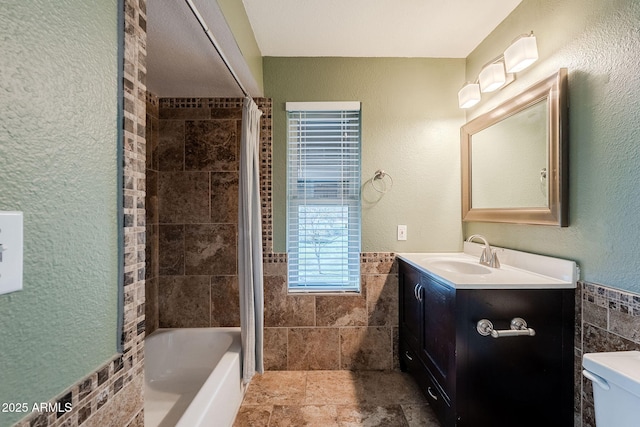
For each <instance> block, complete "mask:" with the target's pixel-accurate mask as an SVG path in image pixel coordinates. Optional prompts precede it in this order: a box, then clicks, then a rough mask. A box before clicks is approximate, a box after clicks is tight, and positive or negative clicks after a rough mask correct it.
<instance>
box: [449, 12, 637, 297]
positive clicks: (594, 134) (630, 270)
mask: <svg viewBox="0 0 640 427" xmlns="http://www.w3.org/2000/svg"><path fill="white" fill-rule="evenodd" d="M639 28H640V2H638V1H636V0H609V1H600V0H568V1H562V2H557V1H553V0H524V1H523V2H522V3H521V4H520V6H518V8H516V10H515V11H514V12H513V13H512V14H511V15H510V16H509V17H508V18H507V19H506V20H505V21H504V22H503V23H502V24H501V25H500V26H499V27H498V28H497V29H496V30H495V31H494V32H493V33H492V34H491V35H489V37H488V38H487V39H486V40H485V41H484V42H483V43H482V44H480V46H479V47H478V48H477V49H476V50H475V51H474V52H473V53H472V54H471V55H470V56H469V58H468V59H467V79H468V80H469V79H473V78H475V76H476V75H477V73H478V71H479V69H480V67H481V66H482V64H484V63H485V62H487V61H488V60H490V59H492V58H493V57H495V56H496V55H498V54H499V53H500V52H502V50H503V49H505V48H506V46H508V44H509V43H510V42H511V40H512V39H513V38H514V37H516V36H517V35H518V34H521V33H526V32H528V31H531V30H533V31H534V32H535V33H536V35H537V38H538V47H539V50H540V60H539V61H538V62H537V63H535V64H534V65H533V66H532V67H531V68H530V69H528V70H525V71H524V72H521V73H519V74H518V76H517V80H516V82H515V83H513V84H511V85H510V86H508V87H507V88H505V89H504V90H502V91H499V92H498V93H496V94H495V95H494V96H486V97H484V98H485V99H483V101H482V102H481V103H480V104H479V106H478V107H476V108H474V109H472V110H471V111H469V115H468V118H469V119H470V118H472V117H475V116H477V115H478V114H481V113H482V112H485V111H487V110H489V109H490V108H492V107H494V106H496V105H497V104H498V103H500V102H502V101H504V100H505V99H507V98H509V97H511V96H513V95H514V94H515V93H517V92H518V91H521V90H523V89H525V88H526V87H528V86H531V85H532V84H534V83H535V82H537V81H538V80H541V79H543V78H545V77H547V76H549V75H551V74H553V73H554V72H555V71H557V70H558V68H560V67H567V68H568V69H569V145H570V150H569V166H570V168H569V169H570V174H569V203H570V205H569V227H568V228H562V229H561V228H556V227H544V226H526V225H509V224H482V223H473V224H468V225H467V226H466V229H465V231H466V234H472V233H482V234H484V235H485V236H487V238H488V239H489V241H490V242H491V243H495V244H497V245H501V246H507V247H511V248H515V249H520V250H525V251H532V252H538V253H543V254H550V255H555V256H560V257H566V258H570V259H574V260H576V261H577V262H578V263H579V264H580V266H581V268H582V277H583V279H585V280H586V281H589V282H592V283H601V284H605V285H608V286H613V287H616V288H620V289H625V290H629V291H633V292H636V293H637V292H639V291H640V281H638V278H637V277H638V269H639V267H640V263H639V261H638V256H637V254H638V252H639V251H640V227H638V225H637V222H638V212H639V211H640V196H638V190H637V187H638V182H640V169H639V168H638V161H639V159H640V144H638V141H639V140H640V75H639V74H638V72H637V70H638V63H637V62H638V56H639V55H640V32H639ZM461 82H462V81H461Z"/></svg>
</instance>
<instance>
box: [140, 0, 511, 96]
mask: <svg viewBox="0 0 640 427" xmlns="http://www.w3.org/2000/svg"><path fill="white" fill-rule="evenodd" d="M242 1H243V3H244V6H245V9H246V12H247V16H248V18H249V21H250V23H251V26H252V28H253V31H254V35H255V38H256V41H257V43H258V46H259V48H260V51H261V53H262V55H263V56H344V57H432V58H465V57H467V56H468V55H469V53H471V51H473V49H474V48H475V47H476V46H477V45H478V44H479V43H480V42H481V41H482V40H484V38H485V37H486V36H487V35H488V34H489V33H491V31H492V30H493V29H494V28H495V27H496V26H497V25H498V24H499V23H500V22H502V20H504V18H506V17H507V16H508V15H509V14H510V13H511V11H512V10H513V9H514V8H515V7H516V6H517V5H518V4H519V3H520V2H521V1H522V0H242ZM193 3H194V4H195V5H196V6H197V8H198V10H199V11H200V13H201V15H202V16H203V17H204V19H205V21H206V22H207V24H208V26H209V28H210V29H211V31H212V33H213V34H214V36H215V38H216V39H217V40H218V42H219V44H220V46H221V47H222V51H223V53H224V55H225V57H226V58H227V60H228V61H229V62H230V63H231V64H232V67H233V69H234V70H235V72H236V74H237V75H238V77H239V79H240V81H242V83H243V84H244V86H245V87H246V89H247V90H248V92H249V93H250V94H251V95H253V96H260V95H261V93H259V88H258V86H257V84H256V82H255V80H254V79H253V77H252V75H251V72H250V70H249V68H248V66H247V64H246V63H245V62H244V59H243V57H242V53H241V52H240V49H239V47H238V45H237V44H236V42H235V39H234V37H233V34H232V32H231V30H230V28H229V26H228V25H227V23H226V21H225V18H224V15H223V14H222V12H221V10H220V7H219V6H218V3H217V1H213V0H193ZM147 88H148V90H149V91H151V92H152V93H154V94H156V95H158V96H160V97H238V96H242V92H241V91H240V90H239V89H238V86H237V85H236V83H235V81H234V80H233V78H232V77H231V75H230V73H229V71H228V70H227V68H226V67H225V66H224V63H223V62H222V60H221V58H220V56H219V55H218V53H217V52H216V51H215V49H214V48H213V46H212V45H211V43H210V42H209V40H208V39H207V37H206V35H205V33H204V31H203V30H202V28H201V27H200V25H199V24H198V21H197V20H196V18H195V17H194V15H193V14H192V12H191V11H190V9H189V7H188V6H187V4H186V2H185V1H175V0H172V1H166V0H150V1H148V3H147Z"/></svg>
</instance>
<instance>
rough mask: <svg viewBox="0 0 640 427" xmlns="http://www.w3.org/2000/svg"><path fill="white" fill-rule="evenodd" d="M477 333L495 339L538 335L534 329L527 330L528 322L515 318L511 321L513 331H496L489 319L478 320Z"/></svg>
mask: <svg viewBox="0 0 640 427" xmlns="http://www.w3.org/2000/svg"><path fill="white" fill-rule="evenodd" d="M476 331H478V333H479V334H480V335H482V336H485V337H486V336H488V335H491V336H492V337H493V338H503V337H518V336H528V337H532V336H534V335H535V334H536V331H535V330H534V329H533V328H527V322H526V321H525V320H524V319H522V318H521V317H514V318H513V319H512V320H511V329H506V330H496V329H493V323H491V321H490V320H488V319H482V320H478V323H477V324H476Z"/></svg>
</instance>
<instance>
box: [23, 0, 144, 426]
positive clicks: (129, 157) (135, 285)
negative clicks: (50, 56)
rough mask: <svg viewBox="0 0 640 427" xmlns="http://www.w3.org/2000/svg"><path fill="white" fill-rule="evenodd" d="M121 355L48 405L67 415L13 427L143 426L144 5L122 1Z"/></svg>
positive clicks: (34, 417) (42, 416) (34, 418)
mask: <svg viewBox="0 0 640 427" xmlns="http://www.w3.org/2000/svg"><path fill="white" fill-rule="evenodd" d="M124 30H125V34H124V100H123V105H124V112H123V116H124V117H123V128H124V132H123V141H122V143H123V148H124V152H123V162H124V168H123V169H124V170H123V186H124V197H123V200H122V203H123V206H124V218H123V227H124V242H123V248H122V253H123V254H124V272H123V273H124V278H123V286H124V289H123V294H124V306H123V316H124V321H123V325H124V326H123V333H122V338H121V339H122V346H123V352H122V354H117V355H115V356H114V357H113V358H112V360H109V361H107V362H106V363H105V364H104V365H102V366H100V367H99V368H98V369H97V370H96V371H94V372H92V373H90V374H89V375H87V376H86V377H85V378H82V379H81V380H80V381H78V382H77V383H75V384H73V385H71V386H70V387H69V388H68V389H67V390H65V391H63V392H62V393H60V394H59V395H58V396H56V397H55V398H53V399H52V400H50V401H49V403H50V404H51V405H52V406H54V407H55V405H56V404H58V405H59V406H58V407H60V408H64V407H65V404H66V403H71V406H72V410H71V411H69V412H56V411H53V412H42V413H37V412H35V413H32V414H31V415H29V416H27V417H26V418H25V419H23V420H21V421H20V422H19V423H17V424H16V426H17V427H35V426H37V427H45V426H51V427H62V426H64V427H73V426H80V425H81V426H88V427H93V426H95V427H104V426H118V427H120V426H125V427H143V426H144V419H143V417H144V416H143V384H144V366H143V365H144V336H145V280H144V278H145V184H146V179H145V151H146V148H145V147H146V128H145V124H146V111H145V110H146V103H145V94H146V83H145V80H146V72H147V70H146V38H147V36H146V6H145V0H125V1H124Z"/></svg>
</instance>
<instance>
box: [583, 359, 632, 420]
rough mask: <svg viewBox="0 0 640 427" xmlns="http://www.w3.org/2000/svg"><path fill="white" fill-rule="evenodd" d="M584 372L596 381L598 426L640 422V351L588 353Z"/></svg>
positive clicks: (595, 395)
mask: <svg viewBox="0 0 640 427" xmlns="http://www.w3.org/2000/svg"><path fill="white" fill-rule="evenodd" d="M582 366H583V367H584V370H583V371H582V373H583V375H584V376H585V377H587V378H588V379H590V380H591V382H592V383H593V400H594V403H595V410H596V426H597V427H638V426H639V425H640V351H615V352H611V353H586V354H585V355H584V357H583V358H582Z"/></svg>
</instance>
